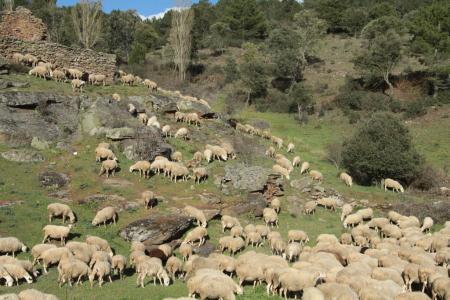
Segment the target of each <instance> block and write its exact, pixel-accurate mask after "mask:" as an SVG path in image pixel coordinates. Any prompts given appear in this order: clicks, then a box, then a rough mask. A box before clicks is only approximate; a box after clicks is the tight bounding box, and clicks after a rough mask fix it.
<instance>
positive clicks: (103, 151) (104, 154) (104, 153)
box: [95, 146, 116, 162]
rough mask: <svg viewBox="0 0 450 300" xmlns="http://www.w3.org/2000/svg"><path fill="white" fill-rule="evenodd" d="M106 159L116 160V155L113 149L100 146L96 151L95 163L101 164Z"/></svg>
mask: <svg viewBox="0 0 450 300" xmlns="http://www.w3.org/2000/svg"><path fill="white" fill-rule="evenodd" d="M105 159H110V160H115V159H116V155H115V154H114V152H113V151H112V150H111V149H108V148H105V147H103V146H98V147H97V148H96V149H95V161H96V162H100V161H102V160H105Z"/></svg>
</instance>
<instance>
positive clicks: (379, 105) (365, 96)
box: [336, 91, 391, 111]
mask: <svg viewBox="0 0 450 300" xmlns="http://www.w3.org/2000/svg"><path fill="white" fill-rule="evenodd" d="M336 102H337V105H338V106H339V107H340V108H342V109H344V110H358V111H385V110H388V109H389V104H390V102H391V101H390V100H389V97H387V96H386V95H383V94H381V93H374V92H366V91H344V92H343V93H341V94H340V95H338V96H337V97H336Z"/></svg>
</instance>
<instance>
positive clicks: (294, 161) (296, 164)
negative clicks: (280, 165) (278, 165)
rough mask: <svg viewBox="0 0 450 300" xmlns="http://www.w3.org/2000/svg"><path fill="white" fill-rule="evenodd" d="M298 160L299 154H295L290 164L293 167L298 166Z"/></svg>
mask: <svg viewBox="0 0 450 300" xmlns="http://www.w3.org/2000/svg"><path fill="white" fill-rule="evenodd" d="M300 162H301V160H300V156H296V157H294V159H293V160H292V166H293V167H298V166H300Z"/></svg>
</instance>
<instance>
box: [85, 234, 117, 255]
mask: <svg viewBox="0 0 450 300" xmlns="http://www.w3.org/2000/svg"><path fill="white" fill-rule="evenodd" d="M86 244H88V245H93V246H97V247H98V249H99V250H101V251H105V252H108V253H109V255H110V256H113V254H114V253H113V251H112V249H111V246H110V245H109V243H108V241H107V240H105V239H102V238H99V237H97V236H93V235H88V236H86Z"/></svg>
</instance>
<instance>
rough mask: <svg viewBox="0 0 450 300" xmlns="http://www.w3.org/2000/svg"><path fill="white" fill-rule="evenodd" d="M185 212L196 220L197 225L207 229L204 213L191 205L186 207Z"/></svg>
mask: <svg viewBox="0 0 450 300" xmlns="http://www.w3.org/2000/svg"><path fill="white" fill-rule="evenodd" d="M184 212H185V213H186V214H187V215H188V216H189V217H191V218H194V219H195V221H196V225H198V226H202V227H204V228H206V226H207V222H206V217H205V214H204V213H203V211H201V210H200V209H198V208H195V207H193V206H190V205H186V206H185V207H184Z"/></svg>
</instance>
